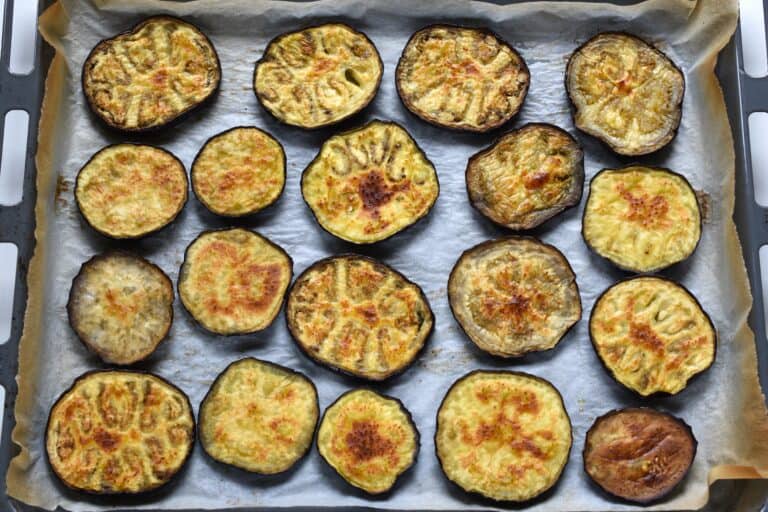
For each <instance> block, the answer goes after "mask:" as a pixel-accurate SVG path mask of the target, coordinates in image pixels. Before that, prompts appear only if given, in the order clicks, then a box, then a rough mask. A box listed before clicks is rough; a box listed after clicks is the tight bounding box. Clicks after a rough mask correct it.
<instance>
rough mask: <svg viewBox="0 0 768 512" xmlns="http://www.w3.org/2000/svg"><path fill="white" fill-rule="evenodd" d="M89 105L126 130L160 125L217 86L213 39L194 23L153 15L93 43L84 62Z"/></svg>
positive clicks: (218, 75)
mask: <svg viewBox="0 0 768 512" xmlns="http://www.w3.org/2000/svg"><path fill="white" fill-rule="evenodd" d="M82 80H83V92H84V93H85V98H86V100H87V101H88V105H89V106H90V108H91V110H92V111H93V112H94V113H95V114H96V115H97V116H98V117H99V118H100V119H101V120H102V121H103V122H104V123H106V124H107V125H108V126H110V127H112V128H115V129H118V130H121V131H125V132H143V131H149V130H155V129H159V128H162V127H165V126H167V125H169V124H170V123H172V122H173V121H175V120H177V119H180V118H181V117H182V116H183V115H184V114H187V113H189V112H191V111H192V110H194V109H196V108H197V107H199V106H200V105H202V104H203V103H205V102H206V100H208V99H209V98H211V96H212V95H213V93H214V92H216V90H217V89H218V87H219V82H220V81H221V65H220V64H219V57H218V55H216V49H215V48H214V47H213V43H211V41H210V40H209V39H208V38H207V37H206V35H205V34H203V33H202V32H201V31H200V29H198V28H197V27H195V26H194V25H192V24H190V23H188V22H186V21H183V20H180V19H178V18H174V17H171V16H153V17H151V18H147V19H146V20H144V21H142V22H141V23H139V24H138V25H136V26H135V27H133V28H132V29H131V30H129V31H127V32H123V33H121V34H118V35H116V36H114V37H112V38H110V39H105V40H104V41H101V42H100V43H99V44H97V45H96V46H95V47H94V48H93V50H91V53H90V54H89V55H88V58H86V59H85V62H84V63H83V76H82Z"/></svg>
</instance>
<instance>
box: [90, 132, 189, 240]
mask: <svg viewBox="0 0 768 512" xmlns="http://www.w3.org/2000/svg"><path fill="white" fill-rule="evenodd" d="M188 186H189V184H188V182H187V172H186V170H184V164H182V163H181V161H180V160H179V159H178V158H176V157H175V156H174V155H173V154H171V153H169V152H168V151H165V150H164V149H160V148H156V147H154V146H145V145H138V144H116V145H113V146H107V147H105V148H104V149H102V150H100V151H99V152H97V153H96V154H95V155H93V156H92V157H91V159H90V160H88V162H87V163H86V164H85V165H84V166H83V168H82V169H80V172H79V173H78V175H77V179H76V182H75V200H76V202H77V207H78V208H79V209H80V212H81V213H82V214H83V217H84V218H85V220H86V222H88V224H89V225H90V226H91V227H92V228H93V229H95V230H96V231H98V232H99V233H101V234H102V235H104V236H108V237H110V238H140V237H142V236H146V235H148V234H150V233H154V232H155V231H158V230H160V229H162V228H163V227H165V226H167V225H168V224H170V223H171V222H172V221H173V220H174V219H175V218H176V216H177V215H178V214H179V212H181V210H182V208H184V204H186V202H187V194H188V193H187V188H188Z"/></svg>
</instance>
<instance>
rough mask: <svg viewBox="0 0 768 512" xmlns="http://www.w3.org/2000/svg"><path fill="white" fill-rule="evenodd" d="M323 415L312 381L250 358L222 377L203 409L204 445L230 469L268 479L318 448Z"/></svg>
mask: <svg viewBox="0 0 768 512" xmlns="http://www.w3.org/2000/svg"><path fill="white" fill-rule="evenodd" d="M319 416H320V406H319V405H318V401H317V390H316V389H315V385H314V384H313V383H312V381H311V380H309V379H308V378H307V377H306V376H304V375H303V374H301V373H299V372H296V371H294V370H291V369H289V368H285V367H283V366H279V365H276V364H274V363H270V362H267V361H260V360H259V359H254V358H251V357H248V358H245V359H240V360H239V361H235V362H234V363H232V364H230V365H229V366H228V367H227V368H226V369H225V370H224V371H223V372H221V374H220V375H219V376H218V377H216V380H215V381H214V383H213V385H212V386H211V389H210V390H209V391H208V394H207V395H205V398H204V399H203V402H202V403H201V404H200V417H199V424H198V427H199V428H198V430H199V433H200V444H201V445H202V446H203V449H204V450H205V452H206V453H207V454H208V455H210V456H211V458H213V459H215V460H217V461H219V462H223V463H224V464H230V465H232V466H236V467H238V468H241V469H244V470H246V471H251V472H254V473H259V474H263V475H272V474H275V473H282V472H283V471H287V470H288V469H290V468H291V467H292V466H293V465H294V464H296V462H298V461H299V459H301V458H302V457H303V456H304V455H305V454H306V453H307V451H308V450H309V448H310V447H311V446H312V437H313V436H314V434H315V426H316V425H317V419H318V417H319Z"/></svg>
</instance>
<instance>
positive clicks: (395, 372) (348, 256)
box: [285, 253, 435, 382]
mask: <svg viewBox="0 0 768 512" xmlns="http://www.w3.org/2000/svg"><path fill="white" fill-rule="evenodd" d="M341 259H353V260H354V259H358V260H364V261H368V262H370V263H371V264H372V265H373V266H374V267H384V268H385V269H386V270H387V271H389V272H392V273H393V274H394V275H395V276H397V277H398V278H400V279H402V280H403V281H404V282H405V283H406V284H408V285H411V286H414V287H415V288H416V289H417V290H418V291H419V295H420V296H421V300H422V301H423V302H424V304H425V305H426V306H427V312H428V313H429V322H430V327H429V331H427V333H426V334H425V335H424V340H423V342H422V344H421V348H419V350H417V351H416V353H415V354H414V355H413V358H411V360H410V361H408V362H407V363H406V364H404V365H403V366H401V367H400V368H397V369H396V370H393V371H391V372H389V373H388V374H386V375H384V376H382V377H379V378H371V377H369V376H366V375H364V374H363V373H361V372H353V371H351V370H344V369H342V368H339V367H338V366H334V365H332V364H330V363H328V362H326V361H322V360H320V359H317V358H315V357H314V356H313V355H312V354H311V353H310V351H309V350H307V349H306V348H305V347H304V345H303V343H302V342H301V341H300V339H299V336H298V333H297V332H296V331H295V322H293V321H291V319H290V318H289V316H290V315H289V313H288V310H289V309H290V303H291V302H292V300H293V289H294V287H295V286H296V285H297V284H298V283H299V281H301V280H302V279H303V278H304V277H305V276H306V275H307V274H309V272H311V271H313V270H317V269H318V268H322V267H324V266H326V265H329V264H332V263H333V262H334V261H337V260H341ZM286 296H287V298H286V305H285V323H286V326H287V327H288V332H289V333H290V335H291V339H292V340H293V341H294V344H295V345H296V346H297V347H298V348H299V350H300V351H301V353H303V354H304V355H305V356H307V358H309V360H310V361H313V362H314V363H316V364H318V365H320V366H322V367H323V368H327V369H329V370H332V371H334V372H338V373H340V374H342V375H348V376H350V377H355V378H358V379H363V380H366V381H369V382H381V381H384V380H387V379H389V378H391V377H394V376H396V375H400V374H401V373H403V372H405V371H406V370H408V368H410V367H411V366H412V365H413V363H414V362H416V360H417V359H418V358H419V357H420V356H421V354H422V353H423V352H424V347H426V346H427V342H428V341H429V339H430V337H431V336H432V333H433V332H434V331H435V313H434V311H432V305H431V304H430V303H429V301H428V300H427V296H426V294H425V293H424V290H422V288H421V286H419V285H418V284H416V283H414V282H413V281H411V280H410V279H408V278H407V277H405V275H403V274H402V273H400V271H398V270H396V269H395V268H393V267H390V266H389V265H387V264H386V263H384V262H381V261H379V260H377V259H375V258H372V257H370V256H364V255H361V254H355V253H343V254H337V255H335V256H328V257H326V258H322V259H319V260H317V261H315V262H314V263H312V264H311V265H310V266H308V267H307V268H306V269H304V271H303V272H302V273H301V274H299V276H298V277H297V278H296V280H295V281H294V282H293V284H292V285H291V287H290V288H289V289H288V293H287V294H286Z"/></svg>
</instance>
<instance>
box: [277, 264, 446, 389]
mask: <svg viewBox="0 0 768 512" xmlns="http://www.w3.org/2000/svg"><path fill="white" fill-rule="evenodd" d="M285 317H286V320H287V322H288V330H289V331H290V332H291V335H292V336H293V339H294V340H295V341H296V344H297V345H298V346H299V348H301V350H302V351H303V352H304V353H305V354H307V355H308V356H309V357H310V358H311V359H313V360H314V361H316V362H318V363H320V364H323V365H325V366H328V367H330V368H332V369H335V370H339V371H341V372H344V373H347V374H350V375H354V376H356V377H361V378H364V379H368V380H374V381H378V380H384V379H386V378H388V377H391V376H392V375H394V374H397V373H400V372H402V371H404V370H405V369H406V368H407V367H408V366H409V365H410V364H411V363H412V362H413V361H414V360H415V359H416V357H417V356H418V354H419V352H420V351H421V349H422V348H423V347H424V344H425V343H426V340H427V338H428V337H429V335H430V333H431V332H432V328H433V327H434V322H435V318H434V315H433V314H432V310H431V309H430V307H429V302H428V301H427V298H426V297H425V296H424V293H423V292H422V291H421V288H419V287H418V285H416V284H414V283H412V282H411V281H409V280H408V279H406V278H405V276H403V275H402V274H400V273H399V272H397V271H396V270H394V269H393V268H391V267H388V266H387V265H385V264H383V263H381V262H379V261H376V260H374V259H372V258H368V257H366V256H358V255H355V254H346V255H341V256H335V257H331V258H326V259H323V260H320V261H318V262H316V263H314V264H313V265H312V266H310V267H309V268H308V269H307V270H305V271H304V272H303V273H302V274H301V275H300V276H299V277H298V278H297V279H296V282H295V283H294V284H293V287H292V288H291V291H290V293H289V294H288V300H287V301H286V306H285Z"/></svg>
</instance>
